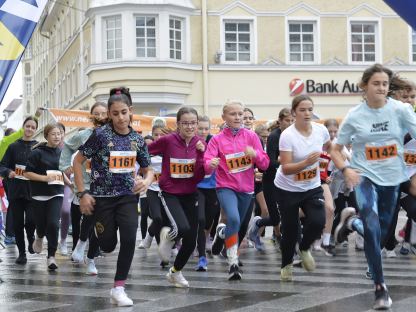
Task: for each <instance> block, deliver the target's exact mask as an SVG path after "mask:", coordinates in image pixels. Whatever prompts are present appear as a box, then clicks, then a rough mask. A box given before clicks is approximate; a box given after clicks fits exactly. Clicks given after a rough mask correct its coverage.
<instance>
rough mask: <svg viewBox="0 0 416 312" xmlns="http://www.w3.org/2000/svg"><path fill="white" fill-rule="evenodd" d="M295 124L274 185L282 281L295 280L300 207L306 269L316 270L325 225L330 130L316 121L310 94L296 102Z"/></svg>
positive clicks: (283, 143) (284, 138)
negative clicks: (324, 173)
mask: <svg viewBox="0 0 416 312" xmlns="http://www.w3.org/2000/svg"><path fill="white" fill-rule="evenodd" d="M292 114H293V116H294V117H295V123H294V124H293V125H291V126H290V127H288V128H287V129H286V130H285V131H284V132H283V133H282V134H281V136H280V142H279V151H280V164H281V165H280V167H279V168H278V169H277V173H276V178H275V180H274V184H275V185H276V187H277V192H276V198H277V202H278V204H279V211H280V215H281V218H282V221H281V231H282V240H281V249H282V269H281V271H280V276H281V280H282V281H291V280H292V268H293V264H292V263H293V256H294V254H295V246H296V242H297V239H298V229H299V228H298V227H299V207H300V208H301V209H302V211H303V213H304V215H305V218H304V224H303V236H302V240H301V242H300V243H299V256H300V258H301V260H302V265H303V267H304V269H305V270H306V271H313V270H314V269H315V260H314V259H313V257H312V255H311V252H310V250H309V249H310V247H311V245H312V243H313V242H314V241H315V240H316V239H318V238H320V236H321V233H322V230H323V228H324V226H325V207H324V197H323V190H322V187H321V181H320V176H319V156H320V154H321V153H322V151H323V150H328V149H329V147H330V146H331V141H330V140H329V133H328V130H327V129H326V128H325V127H324V126H323V125H321V124H318V123H314V122H312V116H313V102H312V99H311V98H310V97H309V96H307V95H299V96H296V97H295V98H294V99H293V101H292Z"/></svg>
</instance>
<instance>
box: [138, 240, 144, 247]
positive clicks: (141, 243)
mask: <svg viewBox="0 0 416 312" xmlns="http://www.w3.org/2000/svg"><path fill="white" fill-rule="evenodd" d="M137 248H138V249H145V248H144V245H143V240H141V241H140V243H139V246H138V247H137Z"/></svg>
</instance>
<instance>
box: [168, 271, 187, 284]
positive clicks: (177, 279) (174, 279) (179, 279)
mask: <svg viewBox="0 0 416 312" xmlns="http://www.w3.org/2000/svg"><path fill="white" fill-rule="evenodd" d="M166 277H167V279H168V281H169V283H172V284H173V285H174V286H175V287H178V288H188V287H189V283H188V281H187V280H186V279H185V277H183V275H182V271H178V272H175V273H173V272H172V268H170V269H169V272H168V273H167V274H166Z"/></svg>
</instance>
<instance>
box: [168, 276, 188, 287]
mask: <svg viewBox="0 0 416 312" xmlns="http://www.w3.org/2000/svg"><path fill="white" fill-rule="evenodd" d="M167 279H168V282H169V283H171V284H172V285H173V286H175V287H176V288H189V285H182V284H179V283H176V282H175V281H173V280H172V279H170V278H169V277H168V278H167Z"/></svg>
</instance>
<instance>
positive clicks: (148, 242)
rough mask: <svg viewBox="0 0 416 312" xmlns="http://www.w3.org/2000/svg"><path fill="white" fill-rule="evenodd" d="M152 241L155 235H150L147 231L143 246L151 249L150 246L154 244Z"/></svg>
mask: <svg viewBox="0 0 416 312" xmlns="http://www.w3.org/2000/svg"><path fill="white" fill-rule="evenodd" d="M152 241H153V236H150V235H149V233H147V235H146V237H145V238H144V239H143V240H142V241H141V242H140V243H143V247H144V248H145V249H149V248H150V246H151V245H152ZM139 248H140V246H139Z"/></svg>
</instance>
